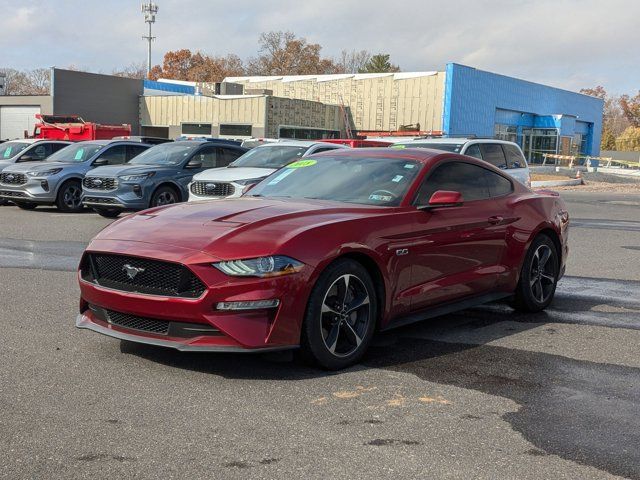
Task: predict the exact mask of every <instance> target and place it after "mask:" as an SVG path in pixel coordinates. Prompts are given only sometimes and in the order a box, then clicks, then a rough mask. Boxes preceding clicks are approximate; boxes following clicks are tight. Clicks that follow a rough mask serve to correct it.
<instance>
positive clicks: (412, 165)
mask: <svg viewBox="0 0 640 480" xmlns="http://www.w3.org/2000/svg"><path fill="white" fill-rule="evenodd" d="M413 167H415V165H414V164H413V163H407V164H406V165H405V166H404V168H409V169H411V168H413Z"/></svg>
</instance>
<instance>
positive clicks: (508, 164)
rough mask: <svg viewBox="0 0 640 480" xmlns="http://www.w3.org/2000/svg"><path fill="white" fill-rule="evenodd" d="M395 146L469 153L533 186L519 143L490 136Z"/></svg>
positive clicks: (429, 140) (398, 143)
mask: <svg viewBox="0 0 640 480" xmlns="http://www.w3.org/2000/svg"><path fill="white" fill-rule="evenodd" d="M394 147H395V148H403V147H406V148H433V149H435V150H445V151H447V152H454V153H459V154H461V155H469V156H470V157H475V158H479V159H480V160H484V161H485V162H489V163H490V164H492V165H495V166H496V167H498V168H501V169H502V170H504V171H505V172H506V173H508V174H509V175H511V176H512V177H513V178H515V179H516V180H518V181H519V182H520V183H523V184H525V185H526V186H527V187H530V186H531V176H530V173H529V165H527V161H526V160H525V158H524V155H523V154H522V150H520V147H519V146H518V144H517V143H513V142H507V141H504V140H495V139H490V138H421V139H415V140H409V141H401V142H397V143H395V144H394V145H393V146H392V148H394Z"/></svg>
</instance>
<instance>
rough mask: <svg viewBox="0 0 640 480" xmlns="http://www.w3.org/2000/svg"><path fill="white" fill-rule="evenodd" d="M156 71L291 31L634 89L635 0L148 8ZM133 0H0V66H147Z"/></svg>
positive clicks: (330, 49) (334, 49)
mask: <svg viewBox="0 0 640 480" xmlns="http://www.w3.org/2000/svg"><path fill="white" fill-rule="evenodd" d="M156 3H158V5H159V7H160V11H159V14H158V17H157V23H156V24H155V32H154V35H156V36H157V37H158V38H157V40H156V42H155V44H154V63H160V61H161V58H162V54H163V53H164V52H165V51H167V50H175V49H179V48H189V49H191V50H202V51H204V52H206V53H209V54H215V55H224V54H227V53H229V52H233V53H237V54H238V55H239V56H240V57H242V58H246V57H248V56H252V55H255V54H256V50H257V41H258V37H259V35H260V32H264V31H269V30H291V31H293V32H294V33H296V34H297V35H299V36H304V37H306V38H307V39H308V40H309V41H310V42H315V43H320V44H321V45H322V46H323V53H324V55H326V56H329V57H335V56H337V55H339V53H340V51H341V50H342V49H348V50H350V49H357V50H360V49H366V50H369V51H371V52H374V53H376V52H387V53H390V54H391V57H392V61H393V62H394V63H398V64H399V65H400V66H401V68H402V69H403V70H405V71H410V70H435V69H442V68H444V64H445V63H446V62H448V61H455V62H459V63H463V64H466V65H471V66H475V67H478V68H482V69H485V70H490V71H494V72H497V73H502V74H506V75H513V76H516V77H520V78H525V79H528V80H533V81H538V82H542V83H546V84H550V85H555V86H559V87H563V88H568V89H571V90H578V89H580V88H581V87H587V86H595V85H598V84H600V85H604V86H605V87H606V88H607V89H608V90H610V91H611V92H614V93H623V92H629V93H633V92H635V91H637V90H638V89H640V53H639V52H640V49H639V48H638V47H639V46H640V27H639V26H638V18H640V1H638V0H606V1H605V0H535V1H533V0H446V1H442V0H438V1H431V0H398V1H394V2H390V1H381V0H367V1H364V0H360V1H354V0H342V1H338V0H322V1H317V0H306V1H300V0H271V1H264V0H263V1H259V2H258V1H253V0H245V1H243V2H229V1H228V0H225V1H206V0H157V2H156ZM143 33H145V24H144V22H143V18H142V14H141V13H140V2H139V1H135V0H102V1H96V0H84V1H83V0H73V1H72V0H58V1H55V0H47V1H44V0H20V1H18V0H0V67H9V68H17V69H30V68H36V67H48V66H52V65H55V66H58V67H66V66H69V65H75V66H77V67H78V68H80V69H83V70H88V71H95V72H104V73H110V72H111V71H112V70H113V69H114V68H118V67H122V66H124V65H128V64H130V63H132V62H141V61H144V60H145V59H146V44H145V42H143V40H142V38H141V36H142V35H143Z"/></svg>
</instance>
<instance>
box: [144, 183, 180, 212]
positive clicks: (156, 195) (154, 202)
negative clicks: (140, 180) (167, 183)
mask: <svg viewBox="0 0 640 480" xmlns="http://www.w3.org/2000/svg"><path fill="white" fill-rule="evenodd" d="M179 201H180V196H179V195H178V192H177V191H176V189H175V188H173V187H160V188H158V189H157V190H156V191H155V192H153V195H152V196H151V201H150V202H149V208H153V207H160V206H162V205H171V204H173V203H178V202H179Z"/></svg>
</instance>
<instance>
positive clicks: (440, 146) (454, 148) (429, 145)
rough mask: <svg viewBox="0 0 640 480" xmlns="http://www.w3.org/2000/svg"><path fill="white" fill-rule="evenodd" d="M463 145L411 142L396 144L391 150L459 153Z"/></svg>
mask: <svg viewBox="0 0 640 480" xmlns="http://www.w3.org/2000/svg"><path fill="white" fill-rule="evenodd" d="M463 145H464V144H463V143H440V142H411V143H396V144H395V145H393V146H392V147H391V148H433V149H434V150H444V151H445V152H453V153H460V151H461V150H462V146H463Z"/></svg>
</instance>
